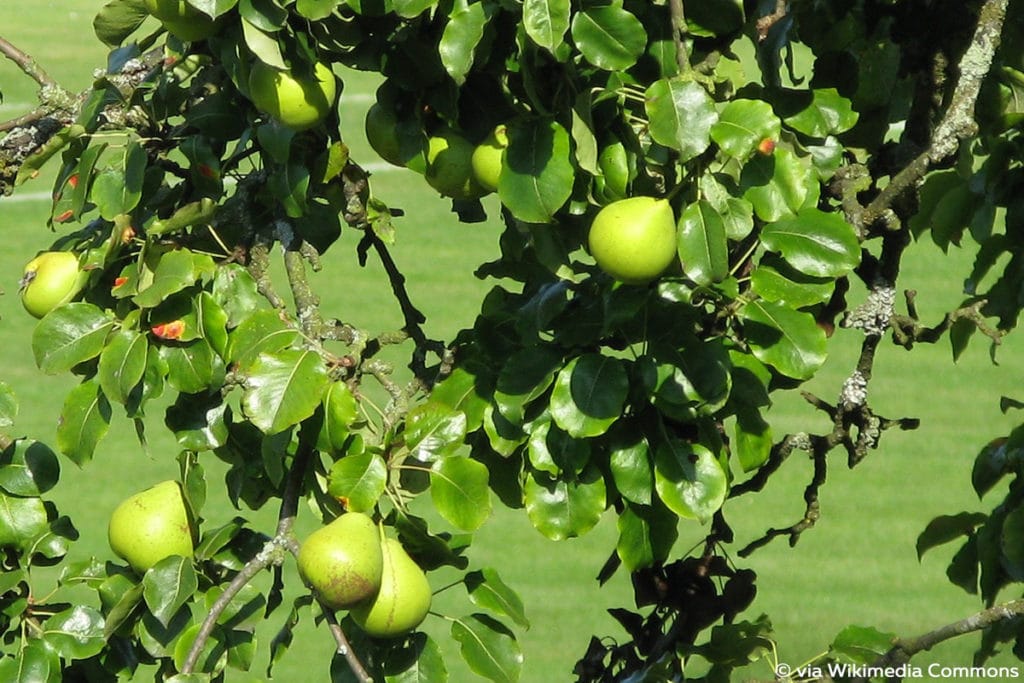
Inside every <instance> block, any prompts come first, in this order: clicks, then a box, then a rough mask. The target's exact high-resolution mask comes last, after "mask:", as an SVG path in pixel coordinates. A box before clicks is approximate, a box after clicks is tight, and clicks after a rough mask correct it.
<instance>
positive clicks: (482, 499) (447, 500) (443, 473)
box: [430, 457, 491, 531]
mask: <svg viewBox="0 0 1024 683" xmlns="http://www.w3.org/2000/svg"><path fill="white" fill-rule="evenodd" d="M487 483H488V473H487V466H486V465H484V464H483V463H481V462H478V461H476V460H470V459H469V458H459V457H452V458H443V459H441V460H438V461H436V462H435V463H434V465H433V466H432V467H431V469H430V499H431V500H432V501H433V503H434V507H435V508H437V511H438V512H439V513H440V514H441V516H442V517H444V518H445V519H446V520H447V521H448V522H449V523H451V524H453V525H454V526H455V527H457V528H459V529H462V530H464V531H476V530H477V529H479V528H480V527H481V526H483V523H484V522H486V521H487V518H488V517H490V516H491V495H490V490H489V489H488V488H487Z"/></svg>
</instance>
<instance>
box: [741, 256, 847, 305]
mask: <svg viewBox="0 0 1024 683" xmlns="http://www.w3.org/2000/svg"><path fill="white" fill-rule="evenodd" d="M750 286H751V288H752V289H753V291H754V292H756V293H757V295H758V296H760V297H761V298H762V299H765V300H766V301H775V302H777V303H780V304H785V305H786V306H789V307H790V308H804V307H805V306H813V305H815V304H822V303H826V302H827V301H828V300H829V299H831V298H832V292H834V291H835V288H836V283H835V280H834V279H832V278H815V277H811V276H809V275H804V274H803V273H801V272H799V271H797V270H795V269H794V268H793V267H792V266H790V265H789V264H787V263H786V262H785V261H783V260H782V259H771V258H769V257H765V258H762V259H761V262H760V263H758V264H757V267H756V268H754V272H753V273H751V274H750Z"/></svg>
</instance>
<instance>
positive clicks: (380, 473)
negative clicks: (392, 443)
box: [327, 452, 388, 512]
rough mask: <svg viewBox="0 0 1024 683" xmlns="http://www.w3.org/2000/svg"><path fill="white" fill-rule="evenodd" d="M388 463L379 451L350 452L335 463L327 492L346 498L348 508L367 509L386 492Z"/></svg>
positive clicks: (362, 510)
mask: <svg viewBox="0 0 1024 683" xmlns="http://www.w3.org/2000/svg"><path fill="white" fill-rule="evenodd" d="M387 481H388V467H387V464H386V463H385V462H384V459H383V458H382V457H380V455H379V454H377V453H370V452H365V453H357V454H354V455H346V456H345V457H344V458H342V459H340V460H338V461H337V462H335V463H334V464H333V465H331V470H330V472H329V473H328V475H327V492H328V493H329V494H331V497H332V498H335V499H337V500H340V501H342V503H343V504H344V505H345V508H346V509H347V510H351V511H352V512H367V511H369V510H372V509H373V506H374V505H376V504H377V500H378V499H379V498H380V497H381V496H382V495H384V488H385V486H386V485H387Z"/></svg>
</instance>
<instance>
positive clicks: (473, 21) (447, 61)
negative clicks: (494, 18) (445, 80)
mask: <svg viewBox="0 0 1024 683" xmlns="http://www.w3.org/2000/svg"><path fill="white" fill-rule="evenodd" d="M488 9H489V6H488V4H487V3H485V2H475V3H473V4H471V5H466V6H465V7H462V8H459V9H455V10H453V11H452V13H451V14H450V15H449V17H448V23H447V24H446V25H445V27H444V33H443V34H442V35H441V41H440V43H439V44H438V46H437V51H438V54H439V55H440V56H441V63H442V64H444V68H445V71H447V72H448V75H449V76H451V77H452V80H454V81H455V82H456V83H458V84H459V85H461V84H462V83H464V82H465V80H466V74H468V73H469V70H470V68H472V66H473V53H474V52H475V50H476V47H477V45H478V44H479V43H480V40H481V39H482V38H483V36H484V28H485V27H486V25H487V21H488V19H489V16H488Z"/></svg>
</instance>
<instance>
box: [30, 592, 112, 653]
mask: <svg viewBox="0 0 1024 683" xmlns="http://www.w3.org/2000/svg"><path fill="white" fill-rule="evenodd" d="M42 638H43V640H45V641H46V644H47V645H48V646H49V647H51V648H53V649H54V650H55V651H56V652H57V654H59V655H60V656H61V657H63V658H64V659H69V660H70V659H88V658H89V657H92V656H94V655H98V654H99V653H100V652H102V651H103V648H104V647H105V646H106V645H107V640H106V638H104V637H103V615H102V614H100V613H99V612H98V611H96V610H95V609H93V608H92V607H86V606H84V605H79V606H77V607H72V608H70V609H66V610H64V611H63V612H59V613H57V614H55V615H53V616H52V617H50V618H49V619H47V620H46V623H44V624H43V633H42Z"/></svg>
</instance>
